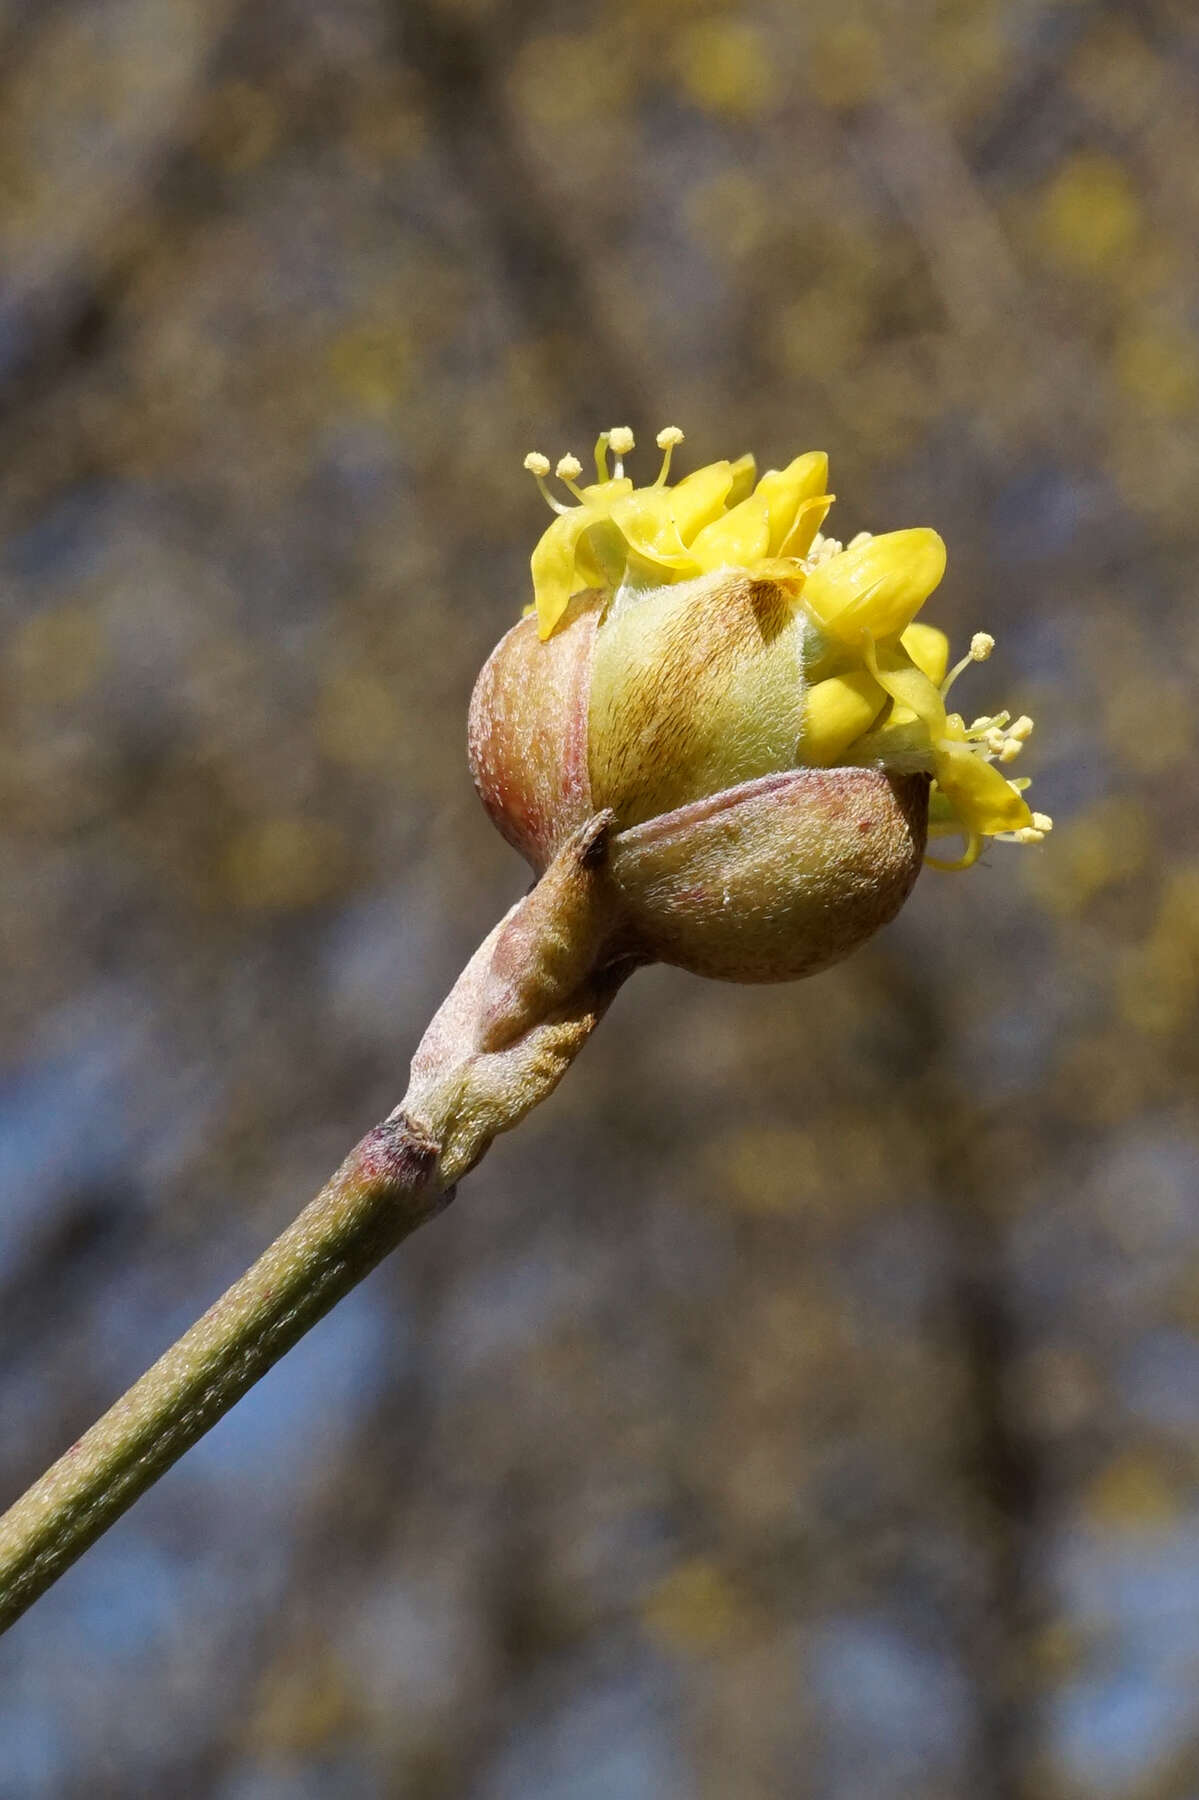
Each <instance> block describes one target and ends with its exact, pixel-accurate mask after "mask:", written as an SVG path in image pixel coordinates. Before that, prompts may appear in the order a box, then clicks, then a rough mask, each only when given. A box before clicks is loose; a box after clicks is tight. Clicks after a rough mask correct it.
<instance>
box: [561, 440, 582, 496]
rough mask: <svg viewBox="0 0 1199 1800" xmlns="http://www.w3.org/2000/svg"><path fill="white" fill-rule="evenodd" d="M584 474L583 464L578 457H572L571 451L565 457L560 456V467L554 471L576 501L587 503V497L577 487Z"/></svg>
mask: <svg viewBox="0 0 1199 1800" xmlns="http://www.w3.org/2000/svg"><path fill="white" fill-rule="evenodd" d="M582 473H583V465H582V463H581V462H580V461H579V459H578V457H577V456H572V455H571V453H570V451H569V450H568V451H567V453H566V455H565V456H560V457H559V458H558V466H557V468H556V469H555V470H554V474H555V475H556V476H557V477H558V480H559V481H561V482H564V483H565V484H566V486H567V487H568V488H569V489H570V491H571V493H572V494H573V495H574V497H575V499H576V500H583V501H584V502H585V501H586V496H585V495H584V494H582V493H581V492H580V491H579V489H578V487H576V485H575V483H576V482H577V480H578V478H579V476H580V475H581V474H582Z"/></svg>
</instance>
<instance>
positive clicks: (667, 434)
mask: <svg viewBox="0 0 1199 1800" xmlns="http://www.w3.org/2000/svg"><path fill="white" fill-rule="evenodd" d="M682 441H683V433H682V432H681V431H680V430H679V428H678V426H677V425H664V426H663V427H662V429H661V431H660V432H659V433H658V438H657V443H658V448H659V450H660V451H661V452H662V467H661V468H660V469H659V471H658V479H657V481H655V483H654V486H655V487H665V486H666V477H667V476H668V475H669V474H670V459H671V457H672V456H673V455H674V449H675V445H676V444H681V443H682Z"/></svg>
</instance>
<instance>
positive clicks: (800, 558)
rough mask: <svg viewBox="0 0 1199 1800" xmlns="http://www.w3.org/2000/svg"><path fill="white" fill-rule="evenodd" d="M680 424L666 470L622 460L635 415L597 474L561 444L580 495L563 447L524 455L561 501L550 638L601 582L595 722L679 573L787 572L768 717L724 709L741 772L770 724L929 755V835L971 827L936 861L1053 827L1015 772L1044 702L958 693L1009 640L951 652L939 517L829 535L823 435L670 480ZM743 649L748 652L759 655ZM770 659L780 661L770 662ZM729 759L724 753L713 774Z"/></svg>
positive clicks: (687, 578)
mask: <svg viewBox="0 0 1199 1800" xmlns="http://www.w3.org/2000/svg"><path fill="white" fill-rule="evenodd" d="M682 441H683V433H682V432H681V431H680V430H679V429H678V428H677V427H675V426H670V427H667V429H666V430H664V431H662V432H660V433H659V434H658V445H659V448H660V449H661V450H662V451H663V457H662V464H661V468H660V470H659V472H658V475H657V478H656V480H655V481H654V482H653V483H652V485H650V486H648V487H640V488H639V487H635V486H634V484H633V482H632V480H631V479H630V478H629V477H628V476H627V475H626V474H625V472H624V458H625V456H626V455H628V453H629V452H630V451H631V450H632V449H633V447H634V446H633V433H632V432H631V431H630V430H629V429H628V428H627V427H617V428H615V429H613V430H611V431H607V432H603V433H601V435H600V437H599V440H598V442H597V444H596V447H595V467H596V480H595V481H594V482H593V483H591V484H589V485H588V486H586V487H580V486H579V485H578V478H579V476H580V475H581V472H582V470H581V465H580V464H579V462H578V460H577V459H576V458H575V457H573V456H564V457H563V458H562V459H561V460H560V461H559V463H558V465H557V469H556V474H557V476H558V477H559V479H560V480H561V482H562V483H563V485H564V487H565V488H566V490H567V492H568V494H569V495H570V499H569V500H568V501H565V502H564V501H563V500H561V499H559V498H557V497H556V496H555V495H554V494H553V493H551V491H550V489H549V487H548V485H547V482H546V477H547V476H548V474H549V471H550V464H549V460H548V458H546V457H544V456H540V455H538V454H536V453H533V454H531V455H529V456H528V457H526V459H525V466H526V468H528V469H529V470H530V471H531V472H532V474H533V475H534V477H535V478H536V480H537V482H538V485H539V486H540V488H541V490H542V493H543V494H544V496H545V498H546V500H547V502H548V504H549V506H550V507H551V509H552V510H553V512H554V513H555V514H556V517H555V519H554V522H553V523H552V524H551V525H550V526H549V528H548V530H546V532H545V533H544V534H543V536H542V538H541V539H540V541H539V543H538V544H537V547H536V548H535V550H534V552H533V556H532V575H533V591H534V606H533V609H532V610H535V612H536V617H537V628H538V635H539V637H540V638H541V640H542V641H543V642H544V641H546V640H548V639H550V638H551V637H552V636H553V634H554V633H555V631H557V630H558V629H560V627H561V624H562V621H563V619H564V617H565V615H566V613H567V609H568V607H569V606H570V603H571V600H572V599H573V598H574V597H575V596H576V595H579V594H582V593H593V594H599V595H601V596H603V617H602V619H601V623H600V628H599V646H598V650H597V657H596V668H595V683H596V685H595V687H593V693H592V708H591V716H592V726H593V735H594V734H595V728H596V727H597V726H598V725H599V724H600V722H601V721H602V720H603V719H605V718H607V719H609V720H610V719H611V715H612V712H613V698H612V690H613V688H614V687H619V686H621V685H622V684H623V683H624V680H625V677H626V675H627V674H628V672H629V668H630V664H631V662H635V661H636V649H637V645H638V643H639V642H640V643H644V642H645V641H647V640H648V641H654V640H658V639H665V640H670V639H671V638H672V637H673V635H674V634H673V632H672V631H671V630H669V629H668V630H666V631H665V633H664V632H663V629H662V628H663V625H664V623H665V621H666V620H667V619H671V620H673V619H674V618H675V616H676V615H677V614H678V612H679V611H680V606H679V602H681V601H683V600H684V596H682V595H676V594H672V593H671V592H670V591H669V590H672V589H677V588H679V587H680V585H682V584H694V583H697V582H699V581H700V578H702V577H706V576H714V575H716V574H718V573H719V572H727V573H732V572H734V571H737V572H741V573H743V574H745V575H748V576H751V577H752V578H753V579H754V581H755V582H756V583H770V584H771V585H772V586H773V588H774V590H775V593H776V595H777V603H776V605H777V610H778V611H779V613H780V616H779V618H777V619H776V620H775V621H774V622H773V625H772V627H771V629H772V630H773V631H774V632H775V635H776V636H779V637H783V638H785V639H786V641H787V650H788V652H789V654H788V655H787V656H785V657H783V656H775V657H774V658H771V659H764V658H761V657H759V658H758V659H756V660H757V662H758V664H759V667H758V668H757V669H756V670H755V675H756V677H757V678H758V680H759V681H761V680H762V678H763V677H764V676H766V677H767V678H766V679H765V682H764V689H763V691H762V692H761V693H760V695H759V696H758V701H757V704H758V706H759V708H761V709H762V716H761V717H760V718H759V719H758V720H757V721H756V722H754V721H750V720H746V719H744V718H742V719H734V718H732V717H730V716H729V715H730V713H731V711H732V710H733V708H732V707H730V706H729V705H725V706H720V705H717V706H716V707H715V715H716V716H715V718H714V720H713V723H714V725H716V726H717V727H718V728H720V729H722V730H724V731H725V732H726V733H727V734H728V739H727V744H728V747H730V748H731V750H732V755H731V757H730V758H727V759H726V760H727V761H728V762H729V765H730V769H729V772H732V770H733V768H734V766H735V765H736V764H737V762H738V755H737V748H738V746H739V745H742V744H743V743H744V740H745V739H746V737H747V736H750V737H752V736H753V734H754V731H755V730H756V731H757V735H758V737H759V739H760V740H768V741H769V747H768V748H767V744H766V742H760V743H759V746H758V747H759V750H760V752H761V753H762V754H763V755H764V756H765V759H766V762H767V763H769V764H771V765H772V766H773V768H775V769H783V768H787V767H804V766H806V767H816V768H829V767H833V766H838V767H854V766H859V767H875V768H880V769H885V770H892V771H896V772H904V773H912V772H915V771H918V770H924V771H926V772H927V773H928V774H929V775H931V776H932V777H933V785H932V791H931V795H930V804H929V818H928V829H929V833H930V835H932V836H935V837H941V836H948V835H955V834H956V835H960V836H961V837H962V838H964V840H965V850H964V853H963V855H962V856H961V857H960V858H959V859H958V860H957V861H956V862H952V863H940V864H938V866H941V867H951V868H964V867H966V866H968V865H969V864H970V863H972V862H974V861H975V860H976V858H977V856H978V854H979V852H980V850H981V848H982V846H983V843H984V841H985V839H987V838H995V839H998V840H1000V841H1003V842H1009V843H1021V844H1028V843H1039V842H1041V840H1042V839H1043V838H1044V836H1045V834H1046V832H1047V831H1048V830H1049V829H1050V826H1051V821H1050V820H1049V819H1048V818H1047V817H1046V815H1045V814H1044V813H1034V812H1032V811H1031V810H1030V809H1029V807H1028V804H1027V802H1026V801H1025V800H1024V798H1023V792H1022V790H1023V789H1024V787H1026V786H1027V783H1026V782H1022V781H1013V780H1010V779H1008V778H1007V776H1006V775H1005V774H1003V773H1002V772H1001V770H1002V768H1004V767H1006V765H1007V764H1008V763H1010V762H1012V761H1013V760H1014V759H1015V757H1016V756H1017V755H1018V754H1019V752H1020V750H1021V749H1022V747H1023V745H1024V743H1025V742H1026V741H1027V739H1028V737H1029V734H1030V733H1031V731H1032V728H1033V722H1032V720H1031V719H1030V718H1028V716H1027V715H1021V716H1020V717H1019V718H1017V719H1016V720H1014V721H1013V720H1012V718H1011V715H1010V714H1009V713H1006V712H1000V713H995V714H991V715H984V716H982V717H979V718H976V719H974V720H973V722H972V723H970V724H969V725H967V724H966V722H965V720H964V719H963V717H962V716H961V715H960V714H958V713H956V712H950V711H949V710H948V708H947V706H946V697H947V695H948V693H949V690H950V688H951V687H952V686H953V684H954V682H955V681H956V680H957V678H958V676H959V675H961V674H962V672H963V671H964V670H965V669H966V668H967V667H969V666H970V664H971V663H974V662H982V661H985V660H986V658H987V657H988V656H989V655H990V653H991V650H992V648H993V647H994V640H993V639H992V638H991V637H990V636H989V634H987V633H985V632H977V633H976V634H975V636H974V637H973V639H972V640H971V645H970V650H969V652H968V654H967V656H965V657H964V658H963V659H962V660H961V661H960V662H959V663H957V664H956V665H955V666H954V668H953V669H952V670H949V669H948V662H949V644H948V640H947V638H946V637H945V635H944V633H943V632H941V631H939V630H938V629H937V628H936V627H935V626H931V625H927V624H924V623H922V622H918V621H917V614H918V613H919V612H920V610H921V608H922V607H923V605H924V603H925V601H926V600H927V599H928V598H929V596H930V594H932V592H933V590H934V589H935V588H936V587H937V585H938V583H939V582H940V580H941V577H942V575H943V574H944V571H945V546H944V544H943V542H942V540H941V538H940V537H939V536H938V534H937V533H936V532H935V531H931V530H928V529H926V528H919V529H915V530H906V531H892V532H886V533H883V534H882V535H880V536H872V535H871V534H870V533H869V532H861V533H859V534H858V536H857V537H855V538H854V539H853V540H852V541H851V542H850V543H849V544H848V546H846V547H842V545H841V544H840V543H838V542H837V541H836V540H835V539H832V538H826V537H824V536H822V535H821V526H822V525H823V523H824V520H825V517H826V515H827V513H828V510H829V508H830V507H831V506H832V504H833V498H834V497H833V495H832V494H830V493H828V492H827V491H826V490H827V485H828V458H827V457H826V456H825V455H824V454H823V453H822V452H819V451H809V452H807V453H805V454H804V455H801V456H797V457H796V458H795V459H794V461H792V462H790V463H789V464H788V465H787V467H786V468H785V469H770V470H767V472H766V473H765V474H764V475H762V476H760V477H759V476H758V475H757V470H756V466H755V462H754V458H753V457H752V456H750V455H746V456H742V457H739V458H738V459H737V460H736V461H735V462H729V461H720V462H714V463H709V464H707V465H706V466H705V467H703V468H700V469H697V470H695V471H694V473H692V474H690V475H687V476H685V477H684V478H683V480H681V481H679V482H677V483H675V484H674V485H673V486H672V485H670V482H669V475H670V468H671V459H672V456H673V453H674V451H675V449H676V447H677V446H678V445H679V444H680V443H681V442H682ZM610 453H611V454H613V455H614V456H615V467H614V468H611V469H610V468H609V461H608V459H609V454H610ZM661 590H667V591H666V592H665V593H663V592H661ZM705 604H706V602H705V597H704V595H703V593H702V592H701V591H699V589H698V588H694V587H689V588H688V591H687V593H686V596H685V604H684V605H683V606H682V607H681V611H682V612H683V613H684V614H685V615H686V627H685V628H686V629H687V630H689V631H692V632H694V633H696V634H698V636H699V637H700V638H701V639H703V638H706V637H707V636H708V635H709V633H708V630H707V627H708V626H709V625H710V624H711V622H712V621H711V620H710V619H708V620H705V618H704V610H705ZM656 647H657V649H658V650H659V652H660V653H662V654H665V653H666V652H667V650H668V647H669V646H668V643H667V642H666V641H663V642H659V643H657V646H656ZM714 648H715V646H714ZM716 660H717V662H721V663H722V662H723V660H724V659H722V658H720V657H719V656H717V657H716ZM739 660H740V661H741V663H742V667H744V663H745V659H744V658H741V659H739ZM749 660H750V661H751V662H752V661H754V660H755V659H753V658H750V659H749ZM765 662H770V663H771V664H772V667H771V668H770V670H769V672H768V671H767V670H766V668H765V667H764V666H762V665H764V663H765ZM750 685H751V686H752V685H753V683H752V682H751V684H750ZM697 703H698V702H697ZM754 703H755V702H754V698H753V696H752V695H751V694H743V693H741V692H738V694H737V697H736V704H737V705H742V704H744V705H745V706H748V707H750V708H752V707H753V706H754ZM616 710H619V708H617V709H616ZM593 756H597V757H598V760H600V761H601V762H602V761H603V758H604V749H603V746H602V745H599V744H596V743H593ZM711 760H712V762H713V763H714V764H718V763H719V762H720V760H721V759H720V756H719V755H715V756H713V757H712V758H711ZM742 760H743V759H742ZM718 772H719V771H718V769H717V768H715V767H714V768H713V770H712V773H713V775H715V774H717V773H718ZM745 772H746V771H742V778H744V773H745ZM753 772H755V773H766V772H768V771H767V769H766V767H763V768H761V769H755V770H754V771H753ZM662 773H663V772H662V771H661V770H659V771H658V774H659V775H661V774H662ZM651 785H657V784H653V783H651ZM669 785H670V783H669V780H668V781H667V786H669ZM930 860H934V859H931V858H930Z"/></svg>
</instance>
